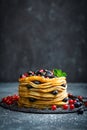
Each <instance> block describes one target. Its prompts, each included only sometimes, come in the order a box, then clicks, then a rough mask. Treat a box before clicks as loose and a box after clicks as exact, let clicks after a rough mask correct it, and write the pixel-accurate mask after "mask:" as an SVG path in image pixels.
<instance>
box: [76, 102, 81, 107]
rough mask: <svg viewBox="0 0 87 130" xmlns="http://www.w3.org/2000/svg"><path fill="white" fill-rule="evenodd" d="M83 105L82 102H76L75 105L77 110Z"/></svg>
mask: <svg viewBox="0 0 87 130" xmlns="http://www.w3.org/2000/svg"><path fill="white" fill-rule="evenodd" d="M81 105H82V103H81V102H76V103H74V106H75V107H76V108H78V107H80V106H81Z"/></svg>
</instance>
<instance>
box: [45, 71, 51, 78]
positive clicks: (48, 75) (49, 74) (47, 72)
mask: <svg viewBox="0 0 87 130" xmlns="http://www.w3.org/2000/svg"><path fill="white" fill-rule="evenodd" d="M45 77H49V78H52V77H53V72H52V71H50V70H48V71H46V74H45Z"/></svg>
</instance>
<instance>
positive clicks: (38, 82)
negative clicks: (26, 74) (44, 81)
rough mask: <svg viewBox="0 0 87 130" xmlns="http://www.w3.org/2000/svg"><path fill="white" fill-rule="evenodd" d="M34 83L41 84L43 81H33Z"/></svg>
mask: <svg viewBox="0 0 87 130" xmlns="http://www.w3.org/2000/svg"><path fill="white" fill-rule="evenodd" d="M33 83H35V84H41V82H40V81H38V80H35V81H33Z"/></svg>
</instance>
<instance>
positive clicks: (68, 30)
mask: <svg viewBox="0 0 87 130" xmlns="http://www.w3.org/2000/svg"><path fill="white" fill-rule="evenodd" d="M86 17H87V0H0V82H4V81H11V82H12V81H18V77H19V75H20V73H24V72H26V71H28V70H36V69H40V68H46V69H53V68H60V69H62V70H63V71H65V72H66V73H67V74H68V77H67V80H68V82H87V58H86V53H87V45H86V44H87V39H86V37H87V30H86V29H87V19H86Z"/></svg>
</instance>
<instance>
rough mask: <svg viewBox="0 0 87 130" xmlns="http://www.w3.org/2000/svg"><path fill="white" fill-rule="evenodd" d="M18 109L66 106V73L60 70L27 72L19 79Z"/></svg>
mask: <svg viewBox="0 0 87 130" xmlns="http://www.w3.org/2000/svg"><path fill="white" fill-rule="evenodd" d="M18 93H19V100H18V105H19V107H27V108H29V107H30V108H38V109H44V108H51V107H52V105H56V106H57V107H59V106H62V105H64V104H67V102H68V94H67V82H66V73H65V72H62V70H58V69H54V70H53V71H50V70H46V69H41V70H37V71H35V72H33V71H29V72H27V73H25V74H22V75H21V76H20V78H19V88H18Z"/></svg>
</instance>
